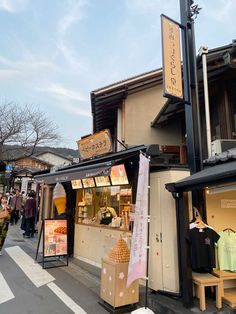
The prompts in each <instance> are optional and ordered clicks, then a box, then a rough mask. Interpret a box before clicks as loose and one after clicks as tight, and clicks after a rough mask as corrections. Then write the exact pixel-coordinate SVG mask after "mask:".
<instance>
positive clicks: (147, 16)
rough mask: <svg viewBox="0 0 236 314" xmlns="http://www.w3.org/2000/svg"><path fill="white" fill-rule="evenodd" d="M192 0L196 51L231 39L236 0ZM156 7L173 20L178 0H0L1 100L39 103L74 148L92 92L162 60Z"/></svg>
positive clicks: (235, 30) (235, 35)
mask: <svg viewBox="0 0 236 314" xmlns="http://www.w3.org/2000/svg"><path fill="white" fill-rule="evenodd" d="M195 3H196V4H198V5H199V7H201V8H202V10H201V11H200V14H199V16H198V17H197V19H196V20H195V36H196V50H197V51H198V49H199V48H200V46H203V45H204V46H207V47H208V48H210V49H211V48H216V47H220V46H224V45H227V44H230V43H231V42H232V39H236V23H235V22H234V19H235V14H236V0H195ZM162 13H163V14H166V15H167V16H169V17H171V18H172V19H174V20H176V21H180V14H179V0H145V1H144V0H0V38H1V42H0V101H1V102H2V103H4V102H14V103H15V104H18V105H19V106H25V105H26V104H32V105H34V106H36V107H39V108H40V110H41V111H43V112H45V113H46V115H47V116H48V118H49V119H50V120H52V121H54V122H55V124H56V125H57V126H58V132H59V134H60V135H61V140H60V142H59V143H55V145H57V146H60V147H69V148H74V149H76V148H77V145H76V140H78V139H80V137H81V136H84V135H86V134H89V133H91V132H92V116H91V102H90V92H91V91H93V90H95V89H98V88H100V87H103V86H106V85H109V84H111V83H114V82H116V81H120V80H123V79H126V78H129V77H132V76H134V75H138V74H142V73H144V72H147V71H151V70H154V69H157V68H160V67H162V52H161V23H160V15H161V14H162Z"/></svg>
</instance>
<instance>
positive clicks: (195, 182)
mask: <svg viewBox="0 0 236 314" xmlns="http://www.w3.org/2000/svg"><path fill="white" fill-rule="evenodd" d="M233 181H236V161H232V162H226V163H223V164H219V165H216V166H213V167H209V168H206V169H204V170H202V171H199V172H197V173H195V174H193V175H191V176H188V177H186V178H184V179H182V180H180V181H177V182H173V183H167V184H166V189H167V190H168V191H169V192H180V191H182V192H184V191H192V190H194V189H201V188H205V187H207V186H213V185H219V184H224V183H227V182H233Z"/></svg>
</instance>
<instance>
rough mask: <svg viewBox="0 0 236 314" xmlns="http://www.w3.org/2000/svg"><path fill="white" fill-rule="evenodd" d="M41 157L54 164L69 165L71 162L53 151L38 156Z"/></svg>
mask: <svg viewBox="0 0 236 314" xmlns="http://www.w3.org/2000/svg"><path fill="white" fill-rule="evenodd" d="M38 158H39V159H41V160H44V161H46V162H49V163H50V164H52V165H54V166H61V165H64V164H65V165H69V164H71V162H70V161H69V160H67V159H66V158H63V157H60V156H57V155H54V154H52V153H44V154H41V155H39V156H38Z"/></svg>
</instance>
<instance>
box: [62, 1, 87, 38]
mask: <svg viewBox="0 0 236 314" xmlns="http://www.w3.org/2000/svg"><path fill="white" fill-rule="evenodd" d="M68 3H69V9H68V12H67V13H66V14H65V15H64V16H63V17H62V18H61V19H60V21H59V23H58V33H59V35H64V34H65V33H66V32H67V31H68V30H69V28H70V27H72V26H73V25H74V24H75V23H77V22H78V21H79V20H81V19H82V18H84V8H85V7H87V6H88V5H89V1H88V0H73V1H69V2H68Z"/></svg>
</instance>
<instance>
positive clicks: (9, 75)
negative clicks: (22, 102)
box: [0, 69, 21, 80]
mask: <svg viewBox="0 0 236 314" xmlns="http://www.w3.org/2000/svg"><path fill="white" fill-rule="evenodd" d="M20 75H21V72H20V71H17V70H5V69H0V80H8V79H13V78H16V77H19V76H20Z"/></svg>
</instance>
